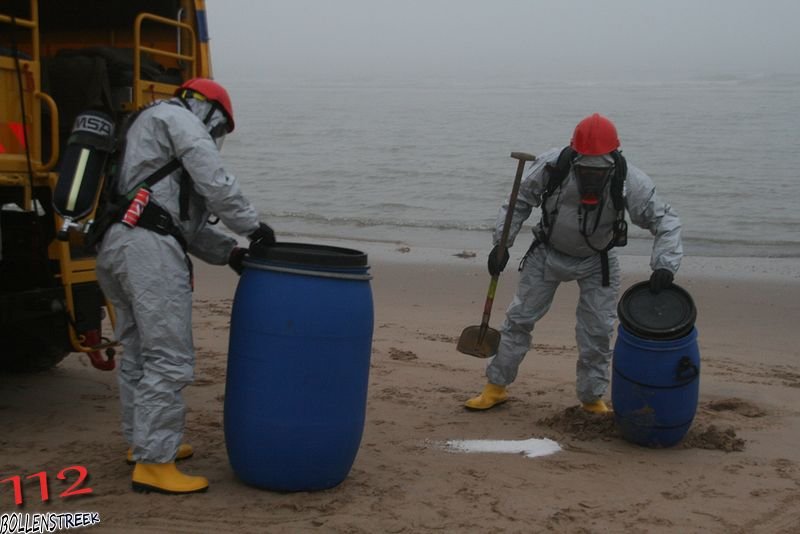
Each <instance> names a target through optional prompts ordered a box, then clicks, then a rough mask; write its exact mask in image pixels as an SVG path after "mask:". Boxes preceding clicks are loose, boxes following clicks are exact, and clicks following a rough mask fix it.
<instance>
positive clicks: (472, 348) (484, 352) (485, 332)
mask: <svg viewBox="0 0 800 534" xmlns="http://www.w3.org/2000/svg"><path fill="white" fill-rule="evenodd" d="M499 346H500V332H498V331H497V330H495V329H494V328H489V327H488V326H487V327H484V328H481V327H480V326H468V327H466V328H465V329H464V331H463V332H461V337H459V338H458V345H457V346H456V350H458V352H461V353H463V354H468V355H470V356H475V357H476V358H491V357H492V356H494V355H495V354H497V347H499Z"/></svg>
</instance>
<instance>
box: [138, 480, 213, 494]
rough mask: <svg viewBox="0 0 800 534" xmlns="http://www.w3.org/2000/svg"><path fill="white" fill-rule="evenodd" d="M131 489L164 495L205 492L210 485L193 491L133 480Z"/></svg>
mask: <svg viewBox="0 0 800 534" xmlns="http://www.w3.org/2000/svg"><path fill="white" fill-rule="evenodd" d="M131 489H132V490H133V491H135V492H136V493H161V494H162V495H187V494H189V493H205V492H206V491H208V486H206V487H205V488H200V489H196V490H192V491H169V490H165V489H163V488H158V487H156V486H150V485H148V484H142V483H140V482H131Z"/></svg>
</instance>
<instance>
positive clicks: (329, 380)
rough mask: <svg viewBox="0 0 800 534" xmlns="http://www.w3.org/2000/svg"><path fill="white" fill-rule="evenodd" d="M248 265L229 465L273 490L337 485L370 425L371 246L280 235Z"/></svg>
mask: <svg viewBox="0 0 800 534" xmlns="http://www.w3.org/2000/svg"><path fill="white" fill-rule="evenodd" d="M244 267H245V268H244V271H243V273H242V275H241V278H240V279H239V284H238V286H237V289H236V295H235V297H234V302H233V309H232V313H231V329H230V342H229V351H228V370H227V379H226V385H225V407H224V432H225V444H226V448H227V452H228V458H229V460H230V463H231V466H232V468H233V470H234V472H235V473H236V475H237V476H238V477H239V478H240V479H241V480H242V481H244V482H245V483H247V484H250V485H253V486H257V487H261V488H265V489H269V490H275V491H313V490H321V489H327V488H331V487H333V486H336V485H338V484H339V483H341V482H342V481H343V480H344V479H345V478H346V477H347V475H348V473H349V471H350V469H351V467H352V465H353V462H354V460H355V457H356V454H357V452H358V448H359V445H360V442H361V436H362V432H363V428H364V419H365V413H366V400H367V383H368V378H369V365H370V355H371V351H372V331H373V321H374V319H373V315H374V312H373V301H372V291H371V288H370V278H371V276H370V274H369V266H368V264H367V256H366V254H364V253H362V252H360V251H357V250H352V249H346V248H340V247H329V246H323V245H309V244H300V243H278V244H276V245H275V246H273V247H271V248H270V249H269V250H268V252H267V253H265V254H264V255H263V256H262V257H249V258H248V259H246V260H245V261H244Z"/></svg>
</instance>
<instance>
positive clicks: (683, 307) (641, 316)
mask: <svg viewBox="0 0 800 534" xmlns="http://www.w3.org/2000/svg"><path fill="white" fill-rule="evenodd" d="M617 313H618V314H619V322H620V323H621V324H622V326H623V327H625V329H626V330H628V331H629V332H630V333H632V334H634V335H636V336H639V337H642V338H645V339H678V338H681V337H683V336H685V335H687V334H688V333H689V332H690V331H691V330H692V328H693V327H694V322H695V319H697V308H696V307H695V305H694V301H693V300H692V297H691V295H689V292H688V291H686V290H685V289H683V288H682V287H680V286H678V285H676V284H674V283H673V284H672V285H670V286H669V287H668V288H666V289H663V290H661V291H660V292H659V293H657V294H656V293H653V292H652V291H650V282H649V281H644V282H639V283H636V284H634V285H632V286H631V287H630V288H628V290H627V291H625V293H623V295H622V298H621V299H620V301H619V305H618V306H617Z"/></svg>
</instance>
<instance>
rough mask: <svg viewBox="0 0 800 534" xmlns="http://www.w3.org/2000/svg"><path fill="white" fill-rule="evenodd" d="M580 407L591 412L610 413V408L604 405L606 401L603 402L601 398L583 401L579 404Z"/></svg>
mask: <svg viewBox="0 0 800 534" xmlns="http://www.w3.org/2000/svg"><path fill="white" fill-rule="evenodd" d="M581 408H583V409H584V410H586V411H587V412H591V413H599V414H603V413H611V409H609V407H608V406H606V403H605V402H603V399H597V400H596V401H594V402H584V403H583V404H582V405H581Z"/></svg>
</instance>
